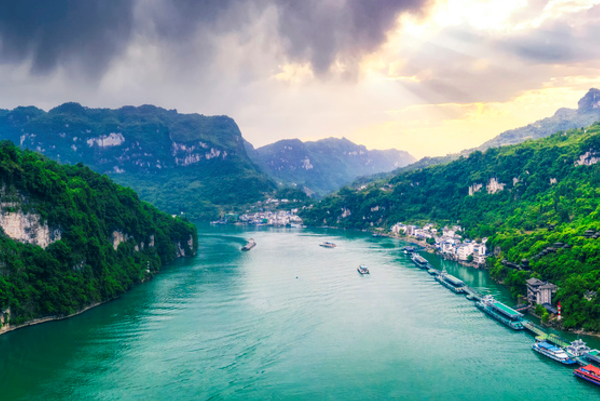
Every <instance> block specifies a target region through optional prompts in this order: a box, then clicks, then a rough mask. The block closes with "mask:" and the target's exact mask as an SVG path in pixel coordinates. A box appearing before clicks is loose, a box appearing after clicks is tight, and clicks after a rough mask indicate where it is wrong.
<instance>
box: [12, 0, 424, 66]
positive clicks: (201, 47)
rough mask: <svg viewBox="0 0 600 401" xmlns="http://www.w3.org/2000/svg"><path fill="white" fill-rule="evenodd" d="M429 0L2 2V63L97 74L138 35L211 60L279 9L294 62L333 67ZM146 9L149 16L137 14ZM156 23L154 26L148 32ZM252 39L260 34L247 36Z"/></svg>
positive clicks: (354, 57)
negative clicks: (223, 40) (224, 41)
mask: <svg viewBox="0 0 600 401" xmlns="http://www.w3.org/2000/svg"><path fill="white" fill-rule="evenodd" d="M428 2H429V0H179V1H167V0H157V1H154V2H152V1H143V0H142V1H139V0H138V1H137V2H136V0H108V1H107V0H52V1H50V0H20V1H12V0H0V57H1V60H0V62H2V63H6V62H13V63H20V62H23V61H25V60H28V59H29V58H31V61H32V70H33V72H35V73H46V72H49V71H52V70H53V69H54V68H56V67H57V66H58V65H69V63H71V62H76V65H77V66H79V67H82V68H83V69H84V71H85V72H87V73H88V74H89V75H91V76H99V75H101V73H102V72H104V71H105V70H106V68H107V66H108V64H109V63H110V61H111V60H113V59H114V58H116V57H118V56H119V55H120V54H121V53H122V51H123V49H125V47H126V46H127V44H128V43H129V42H130V40H131V38H132V37H133V34H134V33H136V34H139V35H141V36H145V37H152V40H158V41H160V42H162V43H166V44H167V46H168V47H169V48H177V49H179V51H177V52H175V54H177V55H178V56H177V57H178V58H180V59H179V60H173V62H175V63H177V62H180V61H181V62H185V61H190V60H193V61H194V62H196V63H197V62H200V63H202V64H209V63H210V59H211V56H212V54H213V53H212V52H211V50H212V49H215V48H216V47H218V46H219V38H220V36H221V35H224V34H230V33H235V32H239V30H241V29H242V28H244V27H247V26H249V25H250V24H253V23H256V20H257V16H260V15H261V13H264V12H266V11H272V10H275V15H276V16H277V18H276V19H275V20H270V23H272V24H276V26H272V28H274V29H271V30H269V29H268V27H264V29H265V30H266V31H269V32H278V37H277V38H270V40H271V41H273V43H277V44H279V43H281V44H282V46H283V51H284V54H285V55H286V56H287V57H288V58H289V59H290V60H293V61H297V62H298V61H299V62H310V63H311V64H312V65H313V67H314V69H315V71H317V72H321V73H322V72H326V71H327V70H328V69H329V67H330V66H331V65H332V63H333V62H334V61H336V60H339V59H341V60H342V61H343V62H345V63H348V64H352V63H355V62H356V61H358V60H359V59H360V58H361V56H363V55H364V54H365V53H368V52H371V51H374V50H376V49H377V47H378V46H380V45H381V44H382V43H383V42H384V41H385V39H386V32H388V31H389V30H390V29H391V28H393V26H394V24H395V22H396V18H397V17H398V15H399V14H400V13H402V12H405V11H415V12H416V11H419V10H420V9H421V8H423V7H424V6H425V4H426V3H428ZM136 7H137V8H136ZM135 11H139V14H138V15H141V16H142V17H141V18H135V15H134V14H135ZM148 29H150V30H148ZM246 39H247V40H251V39H252V38H246Z"/></svg>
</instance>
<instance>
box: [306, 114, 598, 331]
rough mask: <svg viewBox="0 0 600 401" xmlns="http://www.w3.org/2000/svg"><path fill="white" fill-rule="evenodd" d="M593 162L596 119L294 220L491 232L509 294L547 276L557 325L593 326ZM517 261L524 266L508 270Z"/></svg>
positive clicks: (338, 199) (336, 200) (374, 188)
mask: <svg viewBox="0 0 600 401" xmlns="http://www.w3.org/2000/svg"><path fill="white" fill-rule="evenodd" d="M599 161H600V125H599V124H595V125H593V126H590V127H588V128H585V129H577V130H569V131H567V132H558V133H556V134H554V135H552V136H550V137H548V138H544V139H540V140H536V141H526V142H523V143H521V144H518V145H512V146H504V147H501V148H491V149H488V150H486V151H485V152H480V151H475V152H473V153H472V154H470V155H469V156H468V157H461V158H460V159H459V160H456V161H453V162H450V163H448V164H445V165H437V166H432V167H429V168H425V169H421V170H415V171H406V172H402V173H399V174H397V175H395V176H394V177H392V178H391V179H388V180H386V181H380V182H378V183H373V184H370V185H369V186H367V188H365V189H363V190H353V189H349V188H345V189H342V190H341V191H339V192H337V193H336V194H334V195H331V196H329V197H327V198H325V199H324V200H323V201H321V202H320V203H319V204H318V205H316V206H314V207H313V208H312V209H309V210H307V211H306V212H305V213H304V214H303V216H302V217H303V218H304V219H305V223H307V224H311V225H329V226H339V227H348V228H367V227H371V226H378V227H385V228H388V229H389V226H390V225H392V224H394V223H396V222H398V221H402V222H414V223H418V222H423V221H432V222H436V223H438V224H439V225H444V224H454V223H457V222H459V224H460V225H461V226H463V227H464V228H465V231H466V233H467V236H469V237H470V238H481V237H489V241H488V245H489V247H490V249H493V250H494V251H495V252H496V254H495V257H492V258H490V259H489V261H488V263H489V267H490V269H491V274H492V275H493V276H494V277H496V278H498V279H499V280H502V281H503V282H504V283H505V284H507V285H508V286H509V287H511V290H512V293H513V295H514V296H517V295H519V294H523V293H524V292H525V280H526V279H528V278H529V277H537V278H540V279H543V280H550V281H551V282H553V283H554V284H557V285H558V286H559V287H560V290H559V292H558V294H557V297H556V300H558V301H561V302H562V305H563V312H564V313H563V315H564V320H563V324H564V326H565V327H566V328H572V327H583V328H585V329H588V330H594V331H600V297H597V296H596V295H595V294H597V293H600V241H597V240H596V238H598V237H599V236H598V235H589V233H590V232H592V233H596V232H600V219H599V217H600V164H599V163H598V162H599ZM586 232H587V234H586ZM561 243H562V244H563V245H560V244H561ZM556 244H558V245H556ZM564 244H568V245H569V246H567V247H564ZM522 259H528V260H529V261H530V263H529V267H518V268H514V266H519V265H520V262H521V260H522ZM503 261H504V263H503ZM508 262H512V264H514V265H509V264H507V263H508Z"/></svg>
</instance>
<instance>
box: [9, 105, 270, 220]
mask: <svg viewBox="0 0 600 401" xmlns="http://www.w3.org/2000/svg"><path fill="white" fill-rule="evenodd" d="M0 138H1V139H9V140H11V141H13V142H15V143H16V144H19V145H20V146H21V147H22V148H27V149H31V150H35V151H38V152H41V153H43V154H45V155H47V156H48V157H50V158H52V159H54V160H57V161H59V162H61V163H68V164H76V163H78V162H83V163H85V164H86V165H88V166H89V167H90V168H92V169H93V170H95V171H97V172H99V173H102V174H108V175H109V176H110V177H112V178H113V179H114V180H115V181H116V182H118V183H120V184H123V185H127V186H130V187H131V188H133V189H134V190H136V192H138V193H139V194H140V197H141V198H142V199H144V200H147V201H149V202H151V203H153V204H154V205H156V206H157V207H159V208H160V209H161V210H164V211H167V212H169V213H171V214H179V213H180V212H184V213H185V214H186V215H187V216H189V217H190V218H212V217H215V216H217V215H218V214H219V211H220V210H221V209H222V208H228V207H231V206H235V205H237V204H238V203H250V202H255V201H257V200H261V199H263V198H264V194H265V193H267V192H270V191H273V190H274V189H275V184H274V183H273V182H272V181H271V180H270V179H269V178H268V177H267V176H266V175H265V174H264V173H262V172H261V171H260V170H259V169H258V168H257V167H256V165H255V164H254V163H253V162H252V161H251V160H250V159H249V158H248V155H247V154H246V150H245V147H244V144H243V139H242V135H241V132H240V130H239V128H238V126H237V124H236V123H235V121H233V119H231V118H229V117H227V116H203V115H198V114H180V113H178V112H177V111H176V110H165V109H162V108H159V107H155V106H150V105H144V106H141V107H133V106H126V107H122V108H120V109H116V110H111V109H91V108H87V107H83V106H81V105H79V104H77V103H65V104H63V105H61V106H58V107H56V108H54V109H52V110H50V111H49V112H45V111H43V110H40V109H37V108H35V107H17V108H16V109H14V110H0Z"/></svg>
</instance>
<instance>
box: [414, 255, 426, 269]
mask: <svg viewBox="0 0 600 401" xmlns="http://www.w3.org/2000/svg"><path fill="white" fill-rule="evenodd" d="M410 260H412V261H413V263H414V264H415V265H416V266H417V267H418V268H419V269H429V267H430V266H429V262H428V261H427V259H425V258H424V257H423V256H421V255H419V254H417V253H413V254H411V256H410Z"/></svg>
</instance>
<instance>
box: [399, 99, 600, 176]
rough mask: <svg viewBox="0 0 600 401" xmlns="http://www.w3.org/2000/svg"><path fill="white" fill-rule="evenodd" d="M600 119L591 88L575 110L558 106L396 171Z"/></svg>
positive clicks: (438, 162) (434, 162) (452, 159)
mask: <svg viewBox="0 0 600 401" xmlns="http://www.w3.org/2000/svg"><path fill="white" fill-rule="evenodd" d="M598 121H600V90H598V89H596V88H591V89H590V90H589V91H588V92H587V93H586V94H585V96H584V97H582V98H581V99H579V102H578V108H577V109H568V108H561V109H558V110H557V111H556V113H554V115H553V116H552V117H547V118H544V119H542V120H538V121H536V122H534V123H532V124H529V125H526V126H524V127H520V128H515V129H511V130H508V131H504V132H502V133H501V134H499V135H497V136H496V137H494V138H492V139H490V140H489V141H486V142H484V143H483V144H481V145H480V146H478V147H476V148H472V149H465V150H463V151H460V152H458V153H451V154H447V155H446V156H435V157H424V158H422V159H420V160H419V161H417V162H416V163H412V164H410V165H408V166H406V167H402V168H400V169H398V170H396V171H395V172H396V173H400V172H402V171H409V170H417V169H420V168H425V167H429V166H434V165H436V164H446V163H449V162H451V161H454V160H457V159H458V158H460V157H461V156H468V155H469V154H471V153H472V152H474V151H476V150H479V151H485V150H487V149H489V148H494V147H499V146H506V145H515V144H517V143H521V142H523V141H526V140H528V139H540V138H545V137H547V136H550V135H552V134H554V133H555V132H557V131H566V130H569V129H573V128H583V127H587V126H589V125H591V124H594V123H595V122H598Z"/></svg>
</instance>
